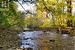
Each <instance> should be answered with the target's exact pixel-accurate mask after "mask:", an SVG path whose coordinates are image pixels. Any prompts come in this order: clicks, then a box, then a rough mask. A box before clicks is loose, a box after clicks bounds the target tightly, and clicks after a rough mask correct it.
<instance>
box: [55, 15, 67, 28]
mask: <svg viewBox="0 0 75 50" xmlns="http://www.w3.org/2000/svg"><path fill="white" fill-rule="evenodd" d="M66 20H67V17H66V16H64V15H60V16H56V20H55V25H56V26H59V27H60V26H63V27H66V26H67V25H66Z"/></svg>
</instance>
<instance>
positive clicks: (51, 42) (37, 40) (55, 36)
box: [19, 31, 75, 50]
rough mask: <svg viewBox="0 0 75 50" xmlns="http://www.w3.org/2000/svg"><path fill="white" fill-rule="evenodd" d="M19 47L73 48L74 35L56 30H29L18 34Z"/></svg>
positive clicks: (40, 49)
mask: <svg viewBox="0 0 75 50" xmlns="http://www.w3.org/2000/svg"><path fill="white" fill-rule="evenodd" d="M19 37H20V48H32V49H33V50H74V47H75V46H74V41H75V40H74V39H75V37H72V36H70V35H69V34H59V33H56V32H51V31H47V32H43V31H30V32H28V31H27V32H22V33H20V34H19Z"/></svg>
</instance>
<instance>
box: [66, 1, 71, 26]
mask: <svg viewBox="0 0 75 50" xmlns="http://www.w3.org/2000/svg"><path fill="white" fill-rule="evenodd" d="M67 16H68V17H71V16H72V0H67ZM67 26H68V27H72V20H71V19H70V20H68V21H67Z"/></svg>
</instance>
